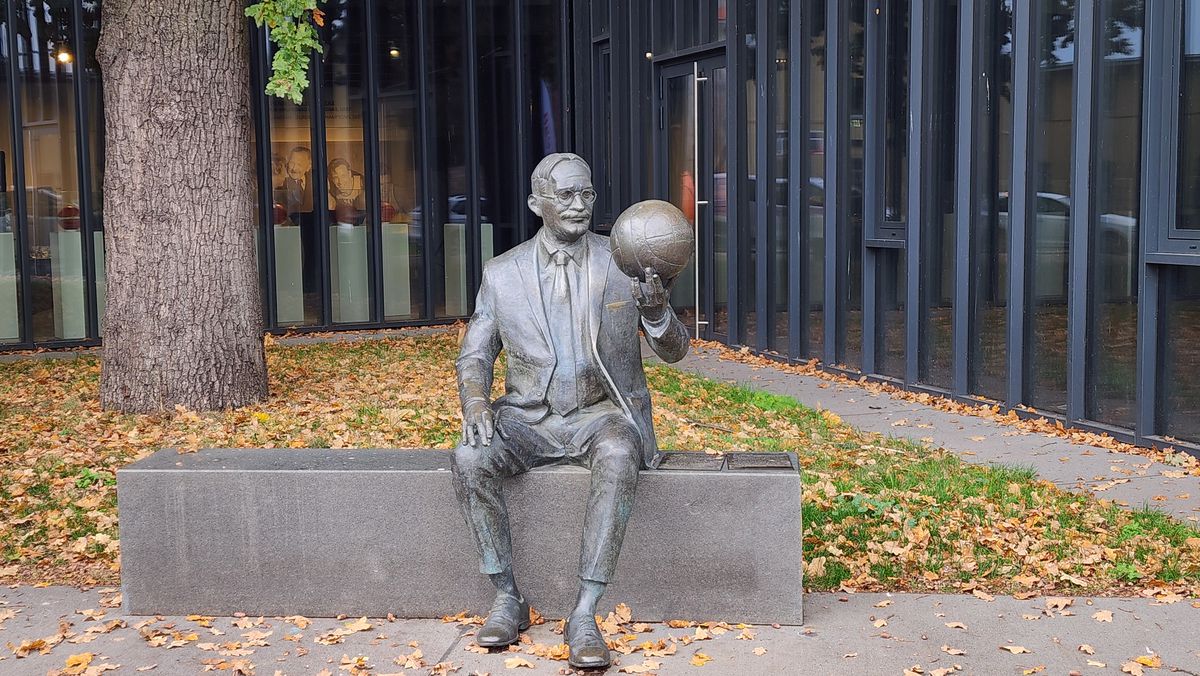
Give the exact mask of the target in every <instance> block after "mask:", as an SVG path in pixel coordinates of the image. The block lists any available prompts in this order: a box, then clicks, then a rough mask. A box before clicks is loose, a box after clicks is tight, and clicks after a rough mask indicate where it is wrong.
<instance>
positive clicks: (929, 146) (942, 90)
mask: <svg viewBox="0 0 1200 676" xmlns="http://www.w3.org/2000/svg"><path fill="white" fill-rule="evenodd" d="M930 18H931V20H932V26H931V27H930V28H931V30H930V32H929V33H928V37H929V38H930V41H931V44H930V46H929V49H930V55H931V58H932V59H933V72H935V73H940V74H941V75H940V76H939V77H936V78H930V80H929V82H927V83H926V86H927V87H929V95H930V102H931V108H932V110H931V111H930V112H931V114H932V116H933V124H932V125H931V132H932V134H931V138H930V139H929V141H928V142H924V143H922V145H923V147H924V150H925V153H926V155H925V160H924V164H925V166H927V167H929V170H928V179H927V180H929V181H930V183H931V184H932V185H931V191H932V195H931V197H932V200H931V201H930V203H929V205H928V209H927V210H926V215H925V222H924V223H922V224H921V307H920V311H921V312H920V314H921V319H920V355H919V356H920V359H919V362H918V363H919V368H918V374H917V377H918V379H919V380H920V381H921V382H923V383H927V384H930V385H935V386H937V387H941V388H944V389H950V388H952V387H953V386H954V289H955V281H954V275H955V267H956V265H955V251H954V246H955V227H956V223H955V217H956V214H955V212H954V183H955V172H954V168H955V160H956V157H957V154H956V152H955V150H956V146H955V141H956V139H955V133H956V131H957V124H956V123H957V114H958V63H959V60H958V0H938V3H937V5H936V7H935V9H934V11H933V12H931V13H930Z"/></svg>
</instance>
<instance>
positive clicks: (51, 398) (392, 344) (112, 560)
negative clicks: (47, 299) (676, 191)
mask: <svg viewBox="0 0 1200 676" xmlns="http://www.w3.org/2000/svg"><path fill="white" fill-rule="evenodd" d="M457 348H458V346H457V336H456V335H454V334H453V333H444V334H434V335H427V336H414V337H396V338H391V339H387V340H380V341H366V342H359V343H328V344H321V345H306V346H278V345H271V346H270V347H269V348H268V359H269V364H270V373H271V396H270V398H269V399H268V400H267V401H265V402H263V404H262V405H260V406H255V407H248V408H244V409H238V410H234V411H227V412H223V413H212V414H196V413H193V412H190V411H175V412H172V413H169V414H161V415H121V414H116V413H111V412H104V411H101V410H100V408H99V403H98V400H97V379H98V377H99V372H100V365H99V361H98V359H96V358H94V357H81V358H78V359H73V360H63V361H58V360H55V361H32V360H31V361H20V362H12V363H6V364H0V504H2V505H3V507H2V508H0V510H2V511H0V556H2V557H3V560H2V561H0V580H3V581H8V582H12V581H23V582H38V581H43V582H77V583H85V582H86V583H111V582H113V581H115V580H116V579H117V577H118V570H119V563H118V552H119V543H118V542H117V539H116V538H117V527H116V524H117V519H116V504H115V503H116V491H115V478H114V477H115V470H116V469H117V468H118V467H121V466H122V465H124V464H126V463H128V462H130V461H132V460H133V459H135V458H138V457H141V456H144V455H146V454H148V453H151V452H153V451H154V450H157V449H158V448H161V447H164V446H171V447H178V448H181V449H197V448H203V447H209V446H238V447H312V446H316V447H334V448H340V447H360V448H361V447H438V448H450V447H452V446H453V444H454V441H455V439H456V438H457V435H458V427H459V422H458V413H457V398H456V395H455V388H454V372H453V360H454V356H455V354H456V352H457ZM648 374H649V378H650V385H651V389H652V390H653V392H654V393H655V404H656V408H655V422H656V426H657V431H658V434H659V438H660V440H661V443H662V445H663V446H664V447H665V448H677V449H694V450H704V451H709V452H721V451H725V450H731V449H759V450H763V449H765V450H794V451H796V452H797V453H798V454H799V456H800V459H801V463H802V464H803V466H804V468H805V477H804V480H805V484H806V492H805V496H804V512H805V513H804V519H805V524H804V528H805V536H804V537H805V553H806V572H807V578H806V580H805V584H806V586H807V587H809V588H812V589H834V588H839V587H853V588H855V589H859V590H869V589H888V590H921V589H930V590H933V589H938V590H949V591H974V592H976V593H978V594H986V593H988V592H991V593H998V592H1005V593H1013V594H1016V595H1018V596H1022V597H1023V596H1026V595H1028V596H1032V595H1036V594H1040V593H1043V592H1051V591H1054V592H1056V593H1059V592H1070V593H1092V594H1095V593H1116V592H1124V593H1144V594H1147V595H1158V596H1160V597H1167V598H1177V597H1178V596H1181V595H1184V596H1196V595H1200V532H1197V531H1196V530H1194V529H1191V528H1189V527H1187V526H1185V525H1183V524H1181V523H1179V522H1177V521H1175V520H1173V519H1171V518H1169V517H1166V516H1163V515H1161V514H1159V513H1157V512H1138V511H1129V510H1124V509H1121V508H1119V507H1116V506H1114V505H1111V504H1108V503H1106V502H1104V501H1099V500H1096V499H1094V498H1090V497H1085V496H1080V495H1076V494H1072V493H1068V492H1065V491H1062V490H1060V489H1058V488H1056V487H1054V486H1053V485H1051V484H1049V483H1048V482H1044V481H1040V480H1038V479H1036V477H1035V476H1034V475H1033V473H1032V471H1030V470H1027V469H1022V468H1008V467H998V468H987V467H979V466H974V465H968V464H965V463H963V462H961V461H960V460H959V459H958V458H957V457H956V456H954V455H953V454H952V453H950V452H947V451H944V450H941V449H932V448H929V447H927V446H922V445H916V444H912V443H908V442H904V441H899V440H895V439H890V438H885V437H881V436H878V435H868V434H863V433H860V432H858V431H856V430H854V429H852V428H850V427H849V426H847V425H845V424H844V423H843V422H842V421H841V420H839V419H838V418H837V416H835V415H833V414H831V413H828V412H820V411H815V410H813V409H810V408H807V407H805V406H802V405H800V404H798V403H796V402H795V401H794V400H792V399H789V398H784V397H777V396H773V395H769V394H763V393H759V392H752V391H749V390H745V389H741V388H737V387H733V386H729V385H724V384H720V383H716V382H713V381H708V380H705V379H703V378H698V377H695V376H692V375H687V374H683V373H681V372H679V371H676V370H674V369H671V368H669V367H663V366H653V367H650V368H648Z"/></svg>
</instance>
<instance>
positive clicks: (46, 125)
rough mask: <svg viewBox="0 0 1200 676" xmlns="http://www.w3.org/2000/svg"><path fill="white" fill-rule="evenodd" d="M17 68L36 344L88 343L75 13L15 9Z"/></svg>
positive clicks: (35, 6)
mask: <svg viewBox="0 0 1200 676" xmlns="http://www.w3.org/2000/svg"><path fill="white" fill-rule="evenodd" d="M17 11H18V13H19V15H20V16H21V18H22V20H23V21H24V23H25V28H26V30H24V31H18V38H17V69H18V71H19V72H20V73H21V77H22V85H23V89H24V96H23V97H22V101H21V114H22V124H23V125H24V128H23V129H22V142H23V144H24V150H25V166H24V172H25V200H26V210H27V218H26V222H25V228H26V233H25V236H26V242H27V246H28V247H29V253H30V258H31V261H30V263H31V270H30V273H31V275H30V282H31V284H30V291H31V295H32V308H31V310H32V319H33V325H32V329H33V330H32V333H33V339H34V340H38V341H43V340H55V339H60V340H68V339H78V338H84V337H86V336H87V316H86V303H85V297H84V293H85V281H84V280H85V275H84V269H83V247H84V246H85V244H84V232H83V229H82V227H81V221H80V211H79V176H78V170H77V164H76V156H75V134H76V132H77V130H76V128H75V96H74V93H75V92H74V83H73V79H74V77H75V71H76V63H75V62H76V57H77V49H76V47H77V46H76V45H75V44H74V43H73V37H74V35H73V26H74V21H73V17H72V14H71V6H70V5H69V4H65V3H50V2H32V1H26V2H22V3H19V4H18V10H17Z"/></svg>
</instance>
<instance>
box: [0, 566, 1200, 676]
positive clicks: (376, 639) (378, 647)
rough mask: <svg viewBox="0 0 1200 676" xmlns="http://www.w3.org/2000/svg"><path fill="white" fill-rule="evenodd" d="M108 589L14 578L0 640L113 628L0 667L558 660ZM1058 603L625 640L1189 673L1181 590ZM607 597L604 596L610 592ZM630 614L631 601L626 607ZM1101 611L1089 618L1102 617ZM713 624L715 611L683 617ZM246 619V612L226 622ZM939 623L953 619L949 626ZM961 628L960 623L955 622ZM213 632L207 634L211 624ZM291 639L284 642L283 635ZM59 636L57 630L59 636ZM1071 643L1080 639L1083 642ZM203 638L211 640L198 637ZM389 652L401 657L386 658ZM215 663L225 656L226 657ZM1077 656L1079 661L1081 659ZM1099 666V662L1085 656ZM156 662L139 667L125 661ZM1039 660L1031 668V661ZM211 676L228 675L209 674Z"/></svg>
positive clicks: (832, 599) (910, 611) (851, 666)
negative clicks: (219, 647) (254, 638)
mask: <svg viewBox="0 0 1200 676" xmlns="http://www.w3.org/2000/svg"><path fill="white" fill-rule="evenodd" d="M112 596H113V592H111V591H108V592H103V593H101V592H99V591H97V590H91V591H81V590H79V589H75V588H72V587H47V588H34V587H16V588H3V589H0V613H3V612H4V611H6V610H13V611H16V614H15V615H14V616H13V617H12V618H10V619H8V620H7V621H5V622H3V623H2V624H0V643H11V644H13V645H14V646H15V645H19V644H20V643H21V641H23V640H30V639H36V638H42V637H46V636H52V635H54V634H55V633H56V632H57V631H58V627H59V622H60V621H62V620H65V621H68V622H71V623H72V625H71V627H70V628H69V631H70V632H72V633H71V636H70V638H71V639H74V638H76V637H77V636H79V635H86V629H87V627H91V626H96V625H99V624H101V623H102V622H107V621H111V620H113V619H122V620H124V621H125V622H126V623H127V626H125V627H120V628H117V629H114V630H113V631H111V632H109V633H103V634H97V635H96V638H95V639H94V640H93V641H91V642H89V643H74V644H73V643H70V642H63V643H60V644H58V645H56V646H54V647H53V648H52V649H51V650H50V652H49V653H48V654H45V655H42V654H39V653H36V652H35V653H33V654H32V655H31V656H29V657H26V658H21V659H19V658H17V657H15V656H14V654H13V652H12V650H11V649H5V650H3V651H0V674H4V675H8V674H13V675H22V676H24V675H27V674H28V675H33V674H46V673H47V672H49V671H51V670H53V669H61V668H63V667H64V666H65V665H66V659H67V657H68V656H70V655H73V654H77V653H82V652H91V653H93V654H94V655H95V657H94V658H93V662H92V663H93V664H99V663H101V662H107V663H110V664H120V665H121V668H120V669H119V670H117V671H113V672H111V673H113V674H136V673H150V674H171V675H175V674H196V673H201V671H202V669H203V668H204V666H205V665H204V663H203V662H202V661H201V660H205V659H210V660H211V659H214V658H222V656H221V655H219V654H218V652H217V651H216V650H214V649H209V650H204V649H201V648H200V647H198V644H205V643H213V644H223V643H227V642H230V641H242V642H244V641H246V640H247V638H246V637H245V636H244V635H245V634H247V633H249V632H252V631H258V632H271V634H270V635H268V636H267V637H265V638H264V639H263V640H264V642H265V643H267V645H265V646H256V647H252V648H250V650H252V651H253V652H252V653H251V654H248V655H245V656H243V657H242V658H241V659H247V660H249V661H250V662H251V663H253V664H254V665H255V673H256V674H259V675H262V674H266V675H268V676H270V675H273V674H281V675H284V676H298V675H302V674H317V673H319V672H321V670H323V669H328V670H330V672H332V673H333V674H346V673H348V672H347V671H341V670H339V667H340V665H341V663H342V659H343V656H348V657H350V658H354V657H357V656H360V655H361V656H365V657H366V658H367V660H368V664H370V665H372V666H373V667H374V671H373V673H375V674H386V673H400V672H404V673H407V674H428V673H429V671H430V669H429V666H431V665H433V664H436V663H437V662H441V661H448V662H452V663H453V664H454V665H455V666H457V667H459V668H460V670H459V671H458V672H455V673H458V674H471V673H474V672H488V673H491V674H493V675H497V674H510V673H511V674H514V676H516V675H519V674H526V673H528V674H546V675H551V674H553V675H559V676H561V674H563V673H567V672H564V671H560V670H563V669H564V668H565V667H566V664H565V663H564V662H561V661H552V660H549V659H545V658H540V657H534V656H533V655H529V654H525V653H520V656H521V657H523V658H524V659H526V660H528V661H529V662H530V663H531V664H532V665H533V666H532V667H531V668H525V667H522V668H517V669H511V670H510V669H508V668H507V667H506V665H505V660H506V659H510V658H512V657H516V656H518V653H508V652H503V651H498V652H492V653H489V654H482V655H481V654H476V653H475V652H471V651H470V650H468V646H471V644H472V642H473V641H472V636H473V632H474V629H473V628H472V627H460V626H458V625H456V624H451V623H444V622H442V621H440V620H398V621H394V622H392V621H388V620H386V619H379V618H370V619H369V620H368V621H369V622H370V623H371V625H372V627H371V629H370V630H367V631H362V632H356V633H353V634H350V635H348V636H345V637H344V639H343V642H342V643H340V644H336V645H324V644H321V643H318V642H317V641H316V638H317V637H318V636H321V635H322V634H326V633H327V632H330V631H332V630H334V629H336V628H338V627H341V626H343V624H344V622H342V621H337V620H333V619H314V620H312V624H311V625H310V626H308V627H307V628H304V629H300V628H298V627H296V626H295V625H294V624H292V623H289V622H286V621H284V620H283V619H281V618H271V617H266V618H263V619H262V621H261V622H259V621H258V618H251V619H250V622H252V623H254V626H252V627H237V626H235V625H234V621H235V618H231V617H218V618H214V619H213V620H212V621H211V627H207V628H206V627H202V626H200V623H198V622H196V621H191V620H188V619H186V618H185V617H177V616H172V617H163V618H161V619H157V618H144V617H134V616H123V615H120V610H119V609H114V608H109V609H104V610H107V612H108V614H107V615H105V616H104V617H103V618H101V619H100V620H99V621H88V620H85V619H84V617H83V616H82V615H80V614H79V613H78V612H77V611H79V610H85V609H98V608H99V609H102V606H101V602H102V600H111V598H112ZM1066 598H1069V599H1070V605H1066V606H1063V605H1062V603H1063V602H1062V601H1058V602H1052V601H1051V600H1050V599H1047V598H1034V599H1028V600H1024V601H1021V600H1017V599H1014V598H1011V597H996V598H995V600H994V601H991V602H988V601H984V600H982V599H979V598H976V597H973V596H964V595H952V594H949V595H948V594H837V593H814V594H808V595H807V598H806V602H805V605H806V608H807V613H806V621H807V623H806V624H805V625H804V626H800V627H797V626H781V627H778V628H773V627H771V626H754V627H749V628H747V630H746V632H747V633H746V634H745V635H744V636H745V638H739V636H743V632H742V630H741V629H740V628H737V627H734V628H732V629H731V630H730V631H728V632H726V633H723V634H717V635H714V636H713V637H712V638H710V639H705V640H699V641H692V642H690V643H688V644H684V643H683V641H682V640H680V639H683V637H685V636H688V637H694V636H695V633H696V630H695V629H694V628H670V627H667V626H666V625H663V624H653V625H650V627H649V631H646V632H643V633H640V634H639V635H638V640H639V641H654V640H657V639H660V638H661V639H666V640H668V641H669V640H670V638H671V637H674V638H675V639H677V640H679V641H678V643H677V644H676V648H677V650H676V653H675V654H674V655H670V656H667V657H660V658H653V659H656V660H657V661H658V662H659V665H658V666H657V667H656V668H654V669H653V670H652V672H653V673H657V674H662V675H665V676H670V675H673V674H696V675H698V676H704V675H708V676H713V675H717V674H720V675H725V674H729V675H735V674H736V675H741V674H795V675H798V676H806V675H808V674H813V675H825V674H845V675H856V676H857V675H859V674H895V675H897V676H899V675H900V674H903V673H904V670H905V669H909V668H911V667H913V666H916V665H919V666H920V667H921V669H922V670H924V673H926V674H929V673H931V672H933V671H934V670H936V669H949V668H954V667H955V666H957V668H958V670H957V671H956V672H954V673H961V674H1022V673H1045V674H1067V673H1071V672H1078V673H1081V674H1120V673H1121V665H1122V664H1123V663H1125V662H1128V661H1130V660H1134V659H1136V658H1138V657H1140V656H1148V657H1155V656H1156V657H1157V658H1158V659H1160V660H1161V661H1162V666H1161V668H1160V669H1156V670H1150V669H1147V670H1146V673H1148V674H1155V673H1161V674H1168V673H1182V674H1198V673H1200V602H1196V601H1191V600H1181V601H1178V602H1175V603H1171V604H1162V603H1157V602H1154V601H1151V600H1149V599H1138V598H1101V597H1066ZM615 600H616V599H613V601H615ZM635 613H636V609H635ZM1109 613H1111V621H1101V620H1100V619H1097V618H1098V617H1099V618H1101V619H1104V618H1107V617H1108V614H1109ZM689 619H694V620H706V619H707V620H720V619H721V618H689ZM147 620H149V621H150V624H148V625H146V626H145V627H143V628H142V629H141V630H140V631H153V630H164V631H173V630H179V631H181V632H182V633H183V634H184V635H185V636H186V634H188V633H191V632H195V633H196V634H197V635H198V637H197V639H195V640H191V641H188V642H187V643H186V645H182V646H179V647H175V648H168V647H165V646H162V647H154V646H152V645H151V644H150V643H149V642H148V641H147V640H146V638H144V637H143V635H141V634H140V633H139V629H137V628H135V626H134V625H135V623H138V622H145V621H147ZM240 621H241V622H242V623H246V620H240ZM556 624H557V623H556V622H553V621H551V622H547V623H546V624H542V625H538V626H535V627H533V628H532V629H531V630H530V631H529V632H527V635H528V637H529V641H530V643H538V644H543V645H546V646H550V645H557V644H558V643H560V642H561V640H562V638H561V636H560V635H559V634H557V633H555V626H556ZM950 625H953V626H950ZM960 625H961V627H960ZM215 632H220V633H215ZM297 634H298V635H299V636H298V640H284V639H283V637H284V636H292V637H296V635H297ZM69 640H70V639H69ZM1003 646H1010V647H1012V648H1013V649H1014V650H1015V649H1017V647H1018V646H1019V647H1020V648H1023V649H1024V650H1025V651H1028V652H1020V651H1018V653H1017V654H1014V653H1012V652H1009V651H1007V650H1004V649H1002V647H1003ZM1080 646H1088V648H1085V650H1090V651H1091V652H1084V651H1082V650H1081V649H1080ZM209 647H210V648H211V647H212V646H209ZM417 649H419V650H421V651H422V653H423V659H424V660H425V662H426V663H427V665H426V666H425V667H423V668H408V669H406V668H404V666H403V659H402V658H403V656H407V655H411V654H412V653H413V652H414V651H415V650H417ZM696 653H702V654H704V655H706V656H708V657H710V658H711V661H709V662H708V663H707V664H705V665H704V666H702V667H698V666H694V665H693V664H692V663H691V662H692V660H693V658H694V657H696ZM397 658H401V663H397V662H396V660H397ZM223 659H226V660H230V661H231V660H233V659H238V658H236V657H232V656H226V657H223ZM646 659H647V658H645V657H644V656H643V655H641V654H640V653H634V654H632V655H624V656H620V657H619V660H620V662H621V664H620V665H616V667H615V668H613V669H611V670H610V671H609V672H608V673H617V668H619V667H620V666H641V665H643V664H645V660H646ZM1089 661H1091V662H1092V664H1089ZM1096 664H1103V665H1104V666H1103V667H1099V666H1096ZM150 665H157V666H155V668H154V669H152V670H149V671H148V672H138V671H137V668H138V667H146V666H150ZM1039 667H1041V668H1042V671H1027V670H1036V669H1037V668H1039ZM215 673H229V672H228V671H217V672H215Z"/></svg>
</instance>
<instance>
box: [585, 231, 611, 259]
mask: <svg viewBox="0 0 1200 676" xmlns="http://www.w3.org/2000/svg"><path fill="white" fill-rule="evenodd" d="M587 238H588V246H589V247H593V246H594V247H599V248H600V249H602V250H603V251H607V252H608V253H609V254H611V253H612V245H611V240H609V238H608V235H601V234H600V233H598V232H590V231H589V232H588V234H587Z"/></svg>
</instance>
